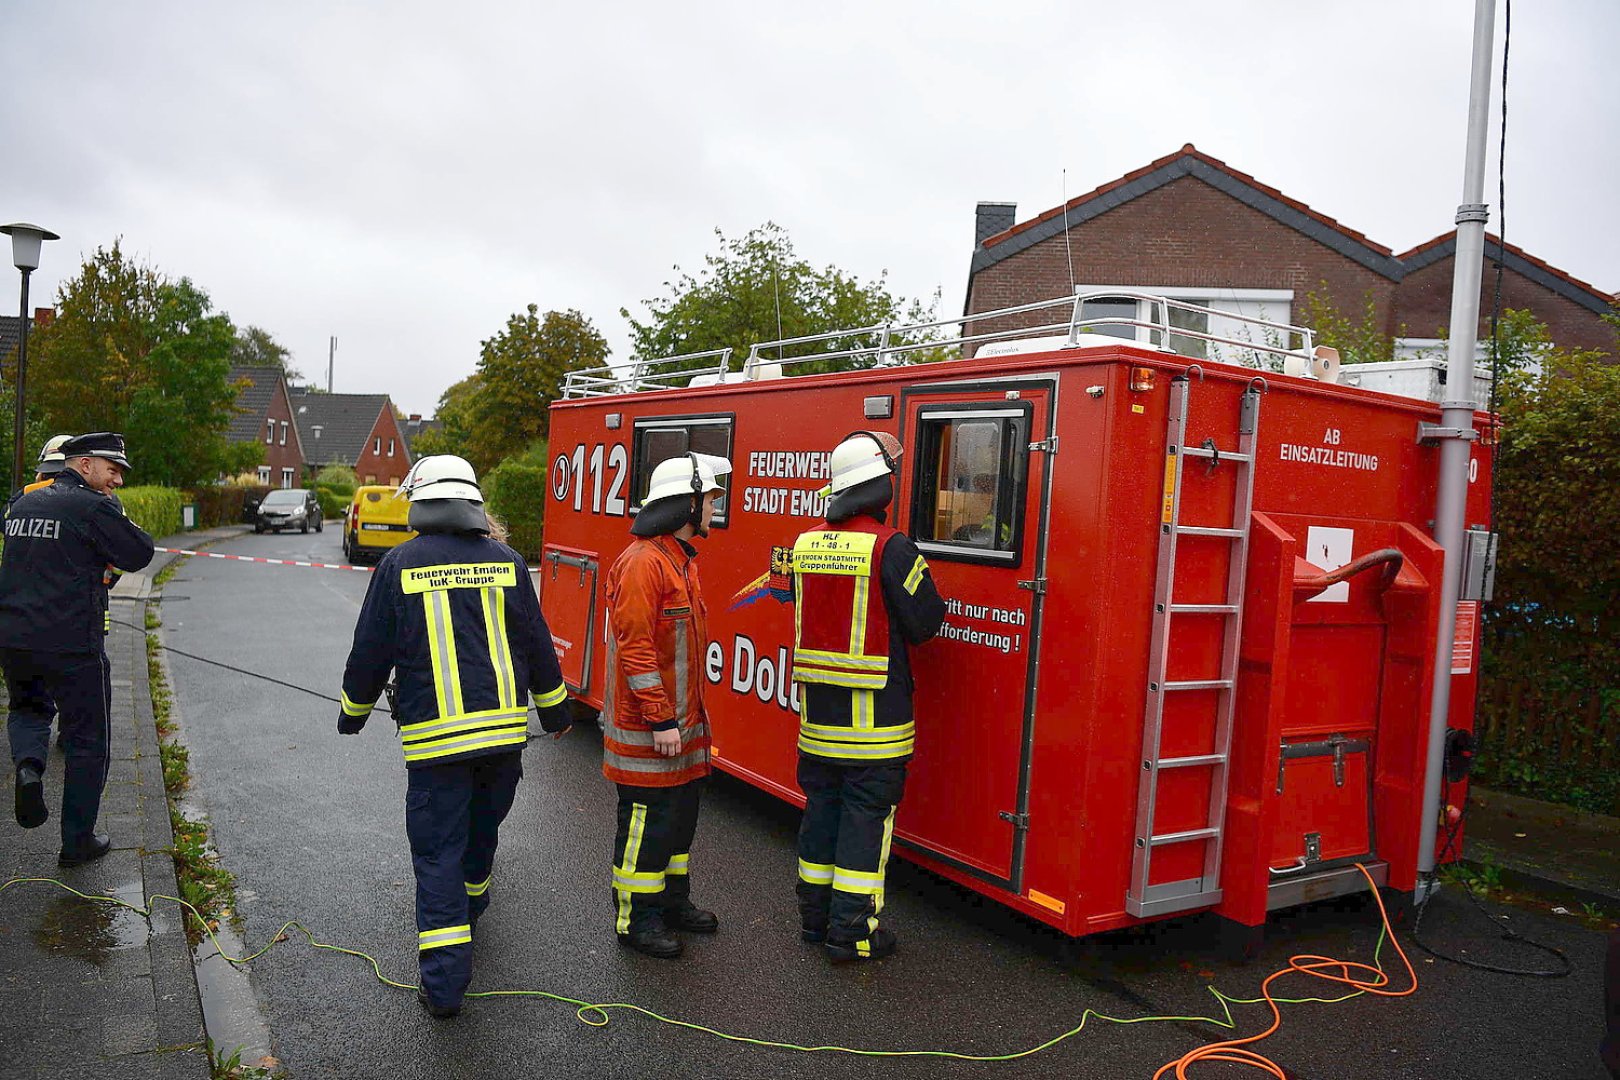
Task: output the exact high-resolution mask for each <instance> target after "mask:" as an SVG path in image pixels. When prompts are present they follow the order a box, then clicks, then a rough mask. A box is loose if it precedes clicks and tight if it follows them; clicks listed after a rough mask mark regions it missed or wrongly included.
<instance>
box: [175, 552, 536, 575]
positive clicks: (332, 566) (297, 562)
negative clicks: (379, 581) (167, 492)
mask: <svg viewBox="0 0 1620 1080" xmlns="http://www.w3.org/2000/svg"><path fill="white" fill-rule="evenodd" d="M153 550H154V551H167V552H168V553H169V554H171V555H201V556H202V557H203V558H205V559H234V560H236V561H237V562H257V563H269V564H270V565H271V566H307V567H310V568H311V569H315V570H358V571H360V572H361V573H362V574H369V573H371V572H372V571H373V570H375V569H377V568H376V567H375V566H349V565H346V564H344V563H329V562H305V561H304V560H302V559H267V558H265V557H264V556H262V555H225V554H222V553H220V552H218V551H192V550H191V549H190V548H170V547H156V548H154V549H153ZM529 573H531V574H535V573H539V571H538V570H535V569H534V568H532V567H531V568H530V569H529Z"/></svg>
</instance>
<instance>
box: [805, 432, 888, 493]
mask: <svg viewBox="0 0 1620 1080" xmlns="http://www.w3.org/2000/svg"><path fill="white" fill-rule="evenodd" d="M902 453H904V450H902V449H901V446H900V440H899V439H896V438H895V437H894V436H893V435H890V434H889V433H888V432H887V431H856V432H852V433H851V434H849V435H846V436H845V437H844V441H843V442H841V443H839V444H838V445H837V446H835V447H834V448H833V452H832V462H831V472H832V483H830V484H828V485H827V486H826V487H824V488H822V489H821V494H822V495H837V494H838V493H839V492H840V491H848V490H849V489H850V488H852V487H854V486H855V485H856V484H863V483H865V482H866V481H868V480H874V479H876V478H877V477H879V476H888V475H890V474H891V473H894V472H896V471H898V469H899V468H900V455H901V454H902Z"/></svg>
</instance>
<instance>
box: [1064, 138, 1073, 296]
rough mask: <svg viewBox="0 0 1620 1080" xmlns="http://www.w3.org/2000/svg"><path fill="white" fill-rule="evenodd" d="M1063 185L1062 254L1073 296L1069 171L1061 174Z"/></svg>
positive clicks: (1070, 292)
mask: <svg viewBox="0 0 1620 1080" xmlns="http://www.w3.org/2000/svg"><path fill="white" fill-rule="evenodd" d="M1061 176H1062V184H1063V254H1064V256H1065V258H1067V260H1068V263H1069V295H1070V296H1073V295H1074V249H1073V248H1072V247H1070V246H1069V170H1068V169H1063V170H1062V172H1061Z"/></svg>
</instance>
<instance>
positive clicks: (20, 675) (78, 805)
mask: <svg viewBox="0 0 1620 1080" xmlns="http://www.w3.org/2000/svg"><path fill="white" fill-rule="evenodd" d="M0 667H4V668H5V674H6V692H7V693H8V694H9V695H10V696H11V716H10V717H9V719H8V720H7V721H6V734H7V735H8V736H10V739H11V763H12V765H13V766H14V767H15V766H17V765H20V764H22V763H23V762H24V761H34V762H37V763H38V764H39V766H40V767H41V769H43V768H44V765H45V761H46V757H47V755H48V752H49V750H50V746H51V716H52V714H53V713H59V714H60V719H61V732H62V749H63V751H64V752H65V753H66V755H67V768H66V770H65V772H64V781H63V785H62V813H61V818H62V847H63V848H65V849H72V848H78V847H83V846H84V845H85V844H86V843H88V842H89V840H90V837H91V836H92V835H93V834H94V833H95V831H96V816H97V815H98V814H100V813H101V791H102V789H103V788H104V787H106V786H107V753H108V746H109V744H110V743H111V741H112V720H111V702H112V665H111V664H110V663H108V662H107V656H106V654H105V653H102V652H93V653H54V652H34V651H32V650H28V649H0ZM53 702H54V705H53Z"/></svg>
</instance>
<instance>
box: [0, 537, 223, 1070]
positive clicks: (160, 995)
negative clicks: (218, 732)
mask: <svg viewBox="0 0 1620 1080" xmlns="http://www.w3.org/2000/svg"><path fill="white" fill-rule="evenodd" d="M243 531H246V530H245V529H241V528H227V529H218V530H208V531H205V532H193V533H187V534H185V535H184V536H180V537H170V538H167V539H165V540H160V541H159V544H160V545H162V546H166V547H179V546H184V547H195V546H196V545H197V544H200V543H207V542H208V541H210V540H218V539H222V538H224V537H227V536H233V535H237V534H238V533H240V532H243ZM173 558H174V556H172V555H168V554H164V553H161V552H160V553H159V554H158V555H157V557H156V558H154V559H153V560H152V565H151V566H149V567H148V568H147V569H146V570H145V571H144V572H142V573H140V574H129V575H126V576H125V577H124V578H123V579H122V580H121V581H120V582H119V583H118V587H117V588H116V589H115V590H114V592H113V601H112V618H113V620H114V622H113V626H112V632H111V633H110V634H109V635H108V637H107V655H108V657H109V658H110V659H111V661H112V715H113V735H112V765H111V771H110V772H109V774H108V777H107V790H106V794H105V795H104V796H103V798H102V803H101V819H100V828H101V829H102V830H103V831H105V832H107V833H108V834H109V835H110V836H111V837H112V841H113V850H112V852H111V853H110V854H108V855H107V856H105V857H104V858H102V859H100V860H98V861H96V862H93V863H90V864H89V865H87V866H82V867H76V868H73V869H61V868H59V867H58V866H57V865H56V854H57V851H58V849H59V848H60V847H61V835H60V833H59V832H58V829H57V825H58V822H57V818H56V811H57V808H58V807H59V806H60V802H61V792H62V756H61V754H60V753H57V752H55V751H54V750H53V751H52V753H51V760H50V762H49V763H48V771H47V775H46V779H45V785H46V786H45V792H46V802H47V804H48V805H49V806H50V807H51V812H52V817H51V820H50V821H48V822H46V823H45V824H44V825H43V826H41V827H40V828H38V829H32V830H26V831H25V830H23V829H20V828H18V827H17V825H16V823H15V822H13V821H11V820H9V819H10V816H11V813H10V806H9V802H10V796H11V783H10V782H9V781H8V782H7V783H6V784H5V785H4V791H5V796H6V802H7V804H8V805H7V806H5V807H4V808H3V809H4V811H5V818H6V820H0V882H3V881H9V880H11V879H12V878H16V877H49V878H56V879H58V880H60V881H62V882H64V883H65V884H68V885H71V886H73V887H74V888H76V889H78V890H80V891H81V892H87V893H92V894H95V895H103V896H116V897H118V898H119V899H121V900H125V901H127V902H129V903H132V904H140V905H146V904H149V903H151V897H153V896H156V895H160V894H162V895H169V896H177V895H179V888H178V886H177V884H176V882H175V877H174V862H173V860H172V859H171V857H170V855H169V849H170V848H171V847H172V846H173V844H174V836H173V833H172V832H171V830H170V828H169V813H168V805H167V802H166V801H165V799H164V794H163V774H162V769H161V766H160V763H159V758H158V743H157V731H156V729H155V727H154V726H153V721H152V697H151V689H150V686H149V684H148V681H147V667H146V645H145V633H144V631H143V630H141V629H136V628H138V627H144V626H145V625H146V597H147V596H148V595H149V594H150V591H151V579H152V576H153V575H155V574H156V573H157V572H158V571H159V570H160V569H162V568H163V567H164V566H166V565H167V564H168V563H169V562H170V561H171V560H172V559H173ZM121 624H128V625H121ZM0 697H3V694H0ZM7 762H8V769H7V771H8V772H9V771H10V770H9V758H7ZM180 916H181V910H180V908H179V907H178V906H177V905H175V904H173V903H171V902H169V901H166V900H160V901H158V902H157V904H156V907H155V909H154V911H153V913H152V918H151V919H150V920H145V919H142V918H141V917H140V916H138V915H136V914H135V913H133V912H131V911H128V910H126V909H123V908H118V907H115V906H113V905H111V904H97V903H90V902H88V901H85V900H81V899H79V898H78V897H76V896H73V895H72V894H70V893H67V892H64V891H62V890H61V889H59V888H57V887H56V886H54V885H49V884H41V883H32V882H30V883H25V884H17V885H13V886H11V887H10V888H9V889H7V890H6V891H5V892H4V893H0V1015H3V1016H4V1017H5V1022H4V1023H0V1075H4V1076H5V1077H6V1078H7V1080H46V1078H47V1077H49V1078H51V1080H79V1078H84V1080H89V1078H92V1077H94V1078H97V1080H99V1078H102V1077H111V1076H116V1077H119V1078H120V1080H122V1078H126V1077H127V1078H131V1080H146V1078H157V1080H191V1078H194V1077H207V1076H208V1075H209V1064H208V1055H207V1053H206V1051H205V1049H204V1042H203V1017H202V1008H201V1006H200V1004H199V1002H198V997H197V980H196V974H195V972H194V970H193V968H192V957H191V949H190V947H189V946H188V945H187V944H186V938H185V933H184V929H183V926H182V923H181V917H180Z"/></svg>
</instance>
